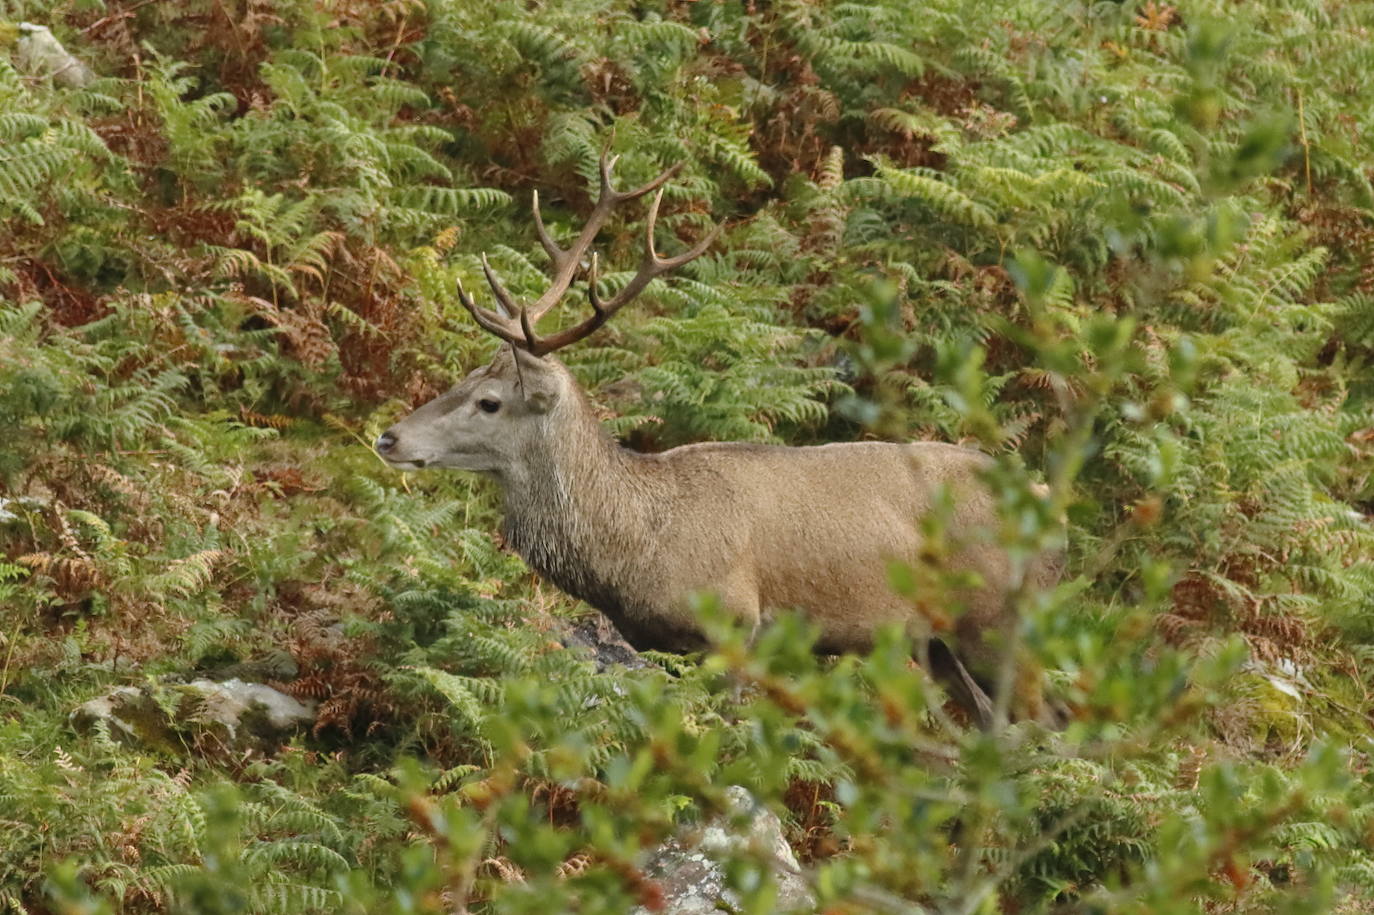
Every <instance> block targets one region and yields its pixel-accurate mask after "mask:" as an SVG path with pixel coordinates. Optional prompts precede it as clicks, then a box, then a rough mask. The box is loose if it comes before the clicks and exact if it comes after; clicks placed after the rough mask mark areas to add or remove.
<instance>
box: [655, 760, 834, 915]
mask: <svg viewBox="0 0 1374 915" xmlns="http://www.w3.org/2000/svg"><path fill="white" fill-rule="evenodd" d="M728 793H729V796H730V804H731V806H732V807H733V810H734V814H735V815H734V816H733V817H731V819H738V818H739V817H742V816H748V817H749V822H748V826H747V827H746V828H745V829H744V830H743V831H740V830H738V829H736V828H733V827H732V826H731V825H730V823H728V822H725V821H721V820H713V821H711V822H709V823H706V824H705V825H704V826H700V827H697V828H696V829H693V830H690V831H688V832H685V833H683V834H682V835H680V836H675V837H674V838H671V839H669V840H668V841H667V842H664V843H663V844H662V845H660V846H658V847H657V848H655V849H653V851H652V852H650V854H649V859H648V861H647V862H645V865H644V872H645V873H646V874H647V875H648V876H649V877H651V878H653V879H654V880H656V881H657V882H658V884H659V887H660V888H661V889H662V891H663V907H662V908H659V909H656V910H655V911H657V912H658V913H659V915H714V913H717V912H720V911H721V910H722V906H721V905H720V903H721V902H722V901H723V902H725V903H726V905H727V906H731V907H733V905H734V904H735V903H736V902H737V901H738V900H736V899H735V898H734V894H733V893H731V892H730V890H728V889H726V887H725V869H724V867H723V866H722V864H721V862H722V861H724V860H726V859H728V858H730V857H731V856H734V855H741V856H743V855H749V856H750V857H753V858H754V859H756V860H757V859H760V858H762V859H764V860H768V861H772V862H774V866H773V877H774V879H775V880H776V881H777V886H778V898H777V902H776V907H775V911H778V912H810V911H814V910H815V907H816V900H815V897H814V896H812V895H811V890H810V888H808V887H807V885H806V881H804V880H803V879H802V877H801V876H800V868H799V867H798V866H797V858H796V856H795V855H794V854H793V853H792V849H791V847H790V846H788V844H787V840H786V839H785V838H783V834H782V824H781V823H780V822H778V818H777V817H776V816H774V815H773V813H772V812H771V811H769V810H767V809H765V808H763V807H761V806H759V805H758V804H757V803H756V802H755V800H754V798H753V796H752V795H750V794H749V792H748V791H746V790H744V789H743V788H741V787H739V786H738V785H736V786H733V787H731V788H729V789H728ZM725 910H726V911H729V910H730V909H729V908H726V909H725ZM649 913H650V910H649V909H647V908H644V907H642V906H641V907H639V908H636V909H635V910H634V915H649Z"/></svg>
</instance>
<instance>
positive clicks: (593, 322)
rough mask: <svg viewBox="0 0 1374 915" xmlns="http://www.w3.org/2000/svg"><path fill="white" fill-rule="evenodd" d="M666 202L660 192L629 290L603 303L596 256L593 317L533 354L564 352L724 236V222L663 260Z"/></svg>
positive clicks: (590, 291)
mask: <svg viewBox="0 0 1374 915" xmlns="http://www.w3.org/2000/svg"><path fill="white" fill-rule="evenodd" d="M662 201H663V191H662V190H660V191H659V192H658V193H657V194H655V195H654V201H653V203H652V204H650V206H649V216H648V219H647V225H646V226H645V230H644V232H645V251H644V257H643V258H641V259H640V262H639V269H638V270H636V271H635V275H634V277H633V278H631V280H630V282H628V283H626V284H625V288H623V289H621V290H620V291H619V292H618V293H616V294H615V295H614V296H613V297H612V298H611V300H610V301H609V302H603V301H602V299H601V296H600V294H598V293H597V291H596V280H597V275H596V270H597V258H596V255H595V254H593V255H592V263H591V268H590V269H589V270H588V272H587V283H588V285H587V298H588V299H589V300H590V301H591V306H592V314H591V315H590V316H589V317H588V318H587V319H586V320H584V321H582V322H581V323H579V324H576V325H574V326H573V327H569V328H567V329H566V330H561V331H559V332H558V333H556V334H554V335H553V336H551V337H547V338H545V339H543V340H540V341H538V349H537V350H536V349H534V348H531V352H533V353H534V354H535V355H537V356H542V355H544V354H545V353H551V352H553V351H554V350H556V349H561V348H562V347H565V346H567V345H568V344H570V343H575V342H577V341H578V340H581V339H582V338H583V337H586V336H587V335H588V334H590V333H592V332H593V331H595V330H596V329H597V328H599V327H600V326H601V325H603V324H605V323H606V322H607V321H609V320H610V319H611V317H612V316H613V315H614V314H615V313H616V312H617V311H619V310H620V309H621V308H623V307H624V306H625V305H626V304H628V303H629V302H630V301H631V300H632V299H634V297H635V296H637V295H639V294H640V293H641V292H643V291H644V287H646V286H648V285H649V284H650V283H652V282H653V281H654V280H655V279H657V278H658V277H660V276H662V275H663V274H665V273H668V272H669V271H671V270H675V269H677V268H678V267H681V266H682V265H683V264H685V263H687V262H688V261H690V260H694V259H696V258H698V257H700V256H701V255H702V254H705V253H706V249H707V248H709V247H710V246H711V243H712V242H714V241H715V240H716V239H717V238H718V237H719V236H720V233H721V230H722V229H724V228H725V226H724V224H723V223H722V224H720V225H717V226H716V227H715V228H714V229H712V230H711V231H710V232H709V233H707V235H706V237H705V238H703V239H702V240H701V241H699V242H697V243H696V244H695V245H693V246H692V248H691V249H690V250H688V251H685V252H683V253H682V254H679V255H677V256H676V257H659V256H658V252H657V249H656V248H655V246H654V225H655V223H656V222H657V220H658V208H659V204H660V203H662Z"/></svg>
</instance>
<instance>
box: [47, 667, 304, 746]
mask: <svg viewBox="0 0 1374 915" xmlns="http://www.w3.org/2000/svg"><path fill="white" fill-rule="evenodd" d="M71 717H72V724H73V725H74V726H75V727H76V728H77V729H78V730H83V731H89V730H91V729H93V728H95V727H96V726H97V725H98V724H99V723H102V722H103V724H104V727H106V728H107V729H108V731H109V734H110V736H111V737H113V738H115V739H117V740H121V741H123V742H125V743H129V744H138V745H142V746H147V747H150V748H153V749H158V750H163V751H166V752H177V751H178V750H184V749H185V748H186V747H201V748H213V749H219V750H226V751H235V752H237V751H240V750H244V749H248V748H255V749H259V750H264V751H266V750H271V749H273V748H274V747H276V746H277V745H279V744H280V743H281V741H282V740H283V739H285V738H287V737H289V736H290V735H291V734H293V733H295V732H296V731H299V730H301V729H303V728H305V727H308V726H309V725H310V724H311V723H312V722H314V720H315V709H314V707H313V703H305V702H301V701H300V700H299V699H296V698H295V697H294V696H288V695H287V694H286V693H283V692H282V691H281V690H277V689H273V688H272V687H270V686H265V685H263V684H261V683H247V682H245V681H243V680H237V679H234V680H225V681H223V682H216V681H214V680H192V681H191V682H190V683H160V684H156V685H148V686H121V687H119V688H117V689H114V690H111V691H110V692H109V693H106V694H105V695H104V696H100V697H99V698H96V699H92V700H90V701H89V702H86V703H83V704H82V705H80V706H78V707H77V708H76V710H75V711H73V712H72V716H71Z"/></svg>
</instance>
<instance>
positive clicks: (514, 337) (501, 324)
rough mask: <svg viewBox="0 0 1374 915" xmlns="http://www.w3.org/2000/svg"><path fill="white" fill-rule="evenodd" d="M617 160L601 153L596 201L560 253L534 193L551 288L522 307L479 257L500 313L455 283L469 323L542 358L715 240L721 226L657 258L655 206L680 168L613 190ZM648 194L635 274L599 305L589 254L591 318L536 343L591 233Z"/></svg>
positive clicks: (594, 268) (592, 328) (606, 317)
mask: <svg viewBox="0 0 1374 915" xmlns="http://www.w3.org/2000/svg"><path fill="white" fill-rule="evenodd" d="M619 158H620V157H619V156H611V155H609V151H608V152H603V153H602V154H601V162H600V169H601V192H600V194H599V196H598V197H597V201H596V206H594V207H593V208H592V215H591V216H590V217H588V219H587V222H586V225H584V226H583V227H582V231H581V232H580V233H579V234H578V236H577V238H576V239H575V240H574V241H573V243H572V244H571V245H569V246H568V247H567V248H566V249H565V248H560V247H558V245H557V243H555V242H554V240H553V237H552V236H550V235H549V231H548V229H547V228H546V227H545V226H544V219H543V217H542V216H541V215H540V213H539V192H538V191H535V192H534V200H533V206H532V209H533V211H534V229H535V232H536V233H537V234H538V235H539V243H540V244H541V245H543V246H544V250H545V251H546V252H547V253H548V255H549V260H550V261H552V263H553V283H552V284H551V285H550V286H549V288H548V289H546V290H545V291H544V294H543V295H541V296H540V297H539V298H538V299H537V300H536V301H535V302H534V303H533V304H532V305H529V306H526V305H524V304H522V303H520V302H518V301H516V299H515V297H514V296H513V295H511V293H510V291H509V290H507V289H506V287H505V286H504V285H502V283H501V280H500V279H499V278H497V276H496V272H495V271H494V270H492V269H491V264H490V263H489V262H488V261H487V256H486V255H485V254H483V255H482V272H483V273H484V274H486V277H487V284H488V285H489V286H491V291H492V294H493V295H495V296H496V301H497V302H498V303H499V305H500V307H501V310H502V312H503V313H502V314H497V313H496V312H494V311H492V310H490V309H488V308H483V307H481V306H480V305H478V304H476V303H475V302H474V301H473V300H472V297H471V296H469V295H468V294H467V291H466V290H464V289H463V284H462V282H461V281H460V282H459V283H458V300H459V301H460V302H462V303H463V307H464V308H466V309H467V310H468V313H469V314H471V315H472V317H473V320H475V321H476V322H477V324H478V325H479V326H480V327H481V328H482V329H483V330H486V331H487V332H489V333H492V334H494V335H496V336H497V337H500V338H501V339H502V340H505V341H506V342H507V343H509V344H511V345H512V346H519V347H521V348H523V349H526V350H528V351H529V352H530V353H532V354H534V355H536V356H543V355H546V354H548V353H551V352H553V351H554V350H556V349H561V348H563V347H565V346H567V345H568V344H570V343H574V342H576V341H578V340H581V339H582V338H583V337H585V336H587V335H588V334H590V333H592V332H593V331H595V330H596V329H597V328H598V327H600V326H601V325H603V324H605V323H606V322H607V321H608V320H610V318H611V316H612V315H614V314H615V313H616V312H617V311H619V310H620V309H621V308H622V307H623V306H624V305H625V304H626V303H627V302H629V301H630V300H631V299H633V298H634V297H635V296H637V295H639V294H640V293H641V292H643V291H644V287H645V286H648V285H649V283H651V282H653V280H654V279H656V278H657V277H660V276H662V275H663V274H665V273H668V272H669V271H671V270H675V269H677V268H678V267H681V266H682V265H683V264H685V263H687V262H688V261H690V260H693V259H695V258H697V257H700V256H701V255H702V254H703V253H704V252H705V251H706V249H707V248H708V247H710V246H711V243H712V242H714V241H715V240H716V237H717V236H718V235H719V234H720V230H721V226H716V227H715V228H714V229H712V230H711V231H710V232H709V233H708V234H707V235H706V237H705V238H703V239H702V240H701V241H700V242H698V243H697V244H696V245H695V246H694V247H693V248H692V249H691V250H690V251H687V252H685V253H683V254H679V255H677V256H676V257H666V258H665V257H659V256H658V252H657V250H655V248H654V224H655V223H656V222H657V220H658V208H659V204H661V203H662V201H663V185H664V184H666V183H667V182H668V179H670V178H672V177H673V176H674V175H676V174H677V173H678V171H680V170H681V168H682V163H678V164H677V165H674V166H672V167H671V168H669V169H667V170H666V171H664V172H663V173H662V174H661V175H659V176H658V177H657V178H655V179H654V180H652V181H650V182H649V183H648V184H644V185H641V186H640V187H637V188H635V189H634V190H629V191H617V190H616V189H615V187H614V186H613V185H612V184H611V170H612V169H614V168H615V163H616V161H617V160H618V159H619ZM650 191H657V192H658V193H656V194H655V195H654V200H653V203H652V204H650V206H649V218H648V222H647V225H646V227H645V238H646V243H645V252H644V257H643V258H641V259H640V262H639V269H638V270H637V271H636V272H635V275H634V277H633V278H632V279H631V280H630V282H629V283H627V284H626V285H625V288H624V289H621V290H620V292H618V293H616V294H615V295H614V296H613V297H612V298H611V300H610V301H608V302H603V301H602V300H601V297H600V296H599V295H597V292H596V281H597V256H596V253H595V252H593V253H592V256H591V265H590V266H589V268H588V270H587V283H588V290H587V292H588V295H587V297H588V298H589V299H590V300H591V306H592V314H591V316H590V317H588V318H587V319H586V320H584V321H582V322H581V323H580V324H576V325H574V326H573V327H569V328H567V329H565V330H561V331H559V332H558V333H556V334H554V335H553V336H551V337H545V338H541V337H539V336H537V335H536V334H535V332H534V326H535V324H537V323H538V321H539V319H540V318H542V317H543V316H544V315H545V314H547V313H548V311H549V309H551V308H553V306H554V305H556V304H557V303H558V301H559V299H561V298H562V297H563V296H564V295H565V294H566V293H567V291H568V287H569V286H571V285H572V282H573V280H574V278H576V276H577V271H578V268H579V266H580V265H581V263H582V259H583V257H585V256H586V254H587V252H588V250H589V249H590V248H591V246H592V243H593V242H594V241H595V240H596V234H597V232H599V231H601V227H602V226H603V225H604V224H605V222H606V219H607V217H609V216H610V215H611V210H612V209H614V208H615V207H616V205H617V204H621V203H624V202H625V201H627V200H636V199H638V198H640V197H643V196H644V195H645V194H647V193H649V192H650Z"/></svg>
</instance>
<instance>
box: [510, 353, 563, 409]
mask: <svg viewBox="0 0 1374 915" xmlns="http://www.w3.org/2000/svg"><path fill="white" fill-rule="evenodd" d="M511 350H512V351H513V352H514V353H515V368H516V370H517V371H518V372H519V376H520V388H521V392H522V393H523V394H524V397H525V406H527V407H529V408H530V410H532V411H533V412H535V413H547V412H549V410H551V409H553V405H554V402H555V401H556V400H557V399H558V393H559V390H560V387H561V386H560V384H559V378H558V372H557V371H556V370H555V369H554V367H553V366H552V365H550V364H549V361H548V360H547V359H544V358H542V357H540V356H536V355H534V354H533V353H530V352H529V351H528V350H524V349H521V348H520V347H518V346H512V347H511Z"/></svg>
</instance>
